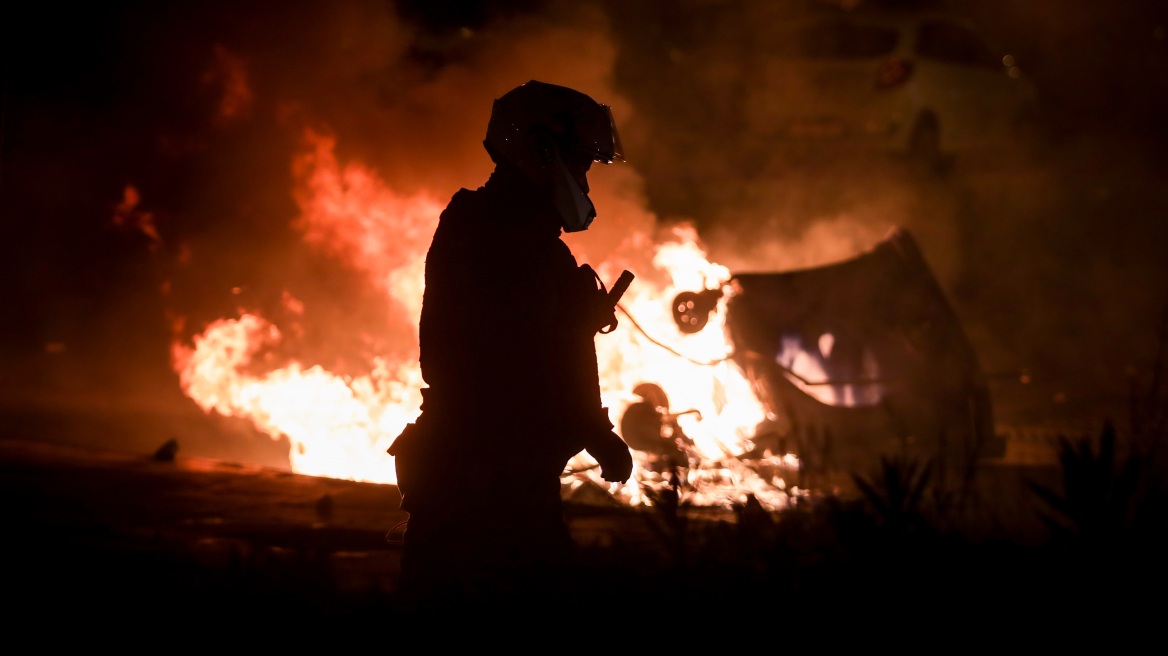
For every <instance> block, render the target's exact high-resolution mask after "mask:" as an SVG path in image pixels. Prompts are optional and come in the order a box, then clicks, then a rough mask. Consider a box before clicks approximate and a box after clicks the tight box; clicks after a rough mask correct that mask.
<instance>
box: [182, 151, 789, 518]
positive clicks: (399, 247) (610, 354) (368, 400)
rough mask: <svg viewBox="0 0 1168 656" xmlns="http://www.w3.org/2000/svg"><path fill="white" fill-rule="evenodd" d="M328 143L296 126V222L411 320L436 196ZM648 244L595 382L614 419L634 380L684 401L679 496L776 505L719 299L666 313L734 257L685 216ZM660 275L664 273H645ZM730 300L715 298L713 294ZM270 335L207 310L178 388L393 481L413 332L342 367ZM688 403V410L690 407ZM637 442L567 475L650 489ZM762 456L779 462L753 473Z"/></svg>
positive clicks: (334, 460)
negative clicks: (207, 320)
mask: <svg viewBox="0 0 1168 656" xmlns="http://www.w3.org/2000/svg"><path fill="white" fill-rule="evenodd" d="M334 146H335V139H334V138H333V137H331V136H328V135H326V134H324V133H322V132H320V131H316V130H306V131H305V133H304V139H303V148H302V150H301V152H300V153H299V154H298V155H297V156H296V157H295V159H294V161H293V163H292V169H293V172H294V175H295V179H296V187H295V189H294V190H293V196H294V198H295V200H296V201H297V203H298V204H299V207H300V209H301V216H300V217H299V219H298V220H297V224H296V227H297V228H298V229H300V230H301V232H302V233H303V235H304V240H305V241H306V242H307V243H309V244H311V245H313V246H315V247H317V248H319V249H321V250H322V251H324V252H326V253H328V254H330V255H332V256H334V257H336V258H338V259H339V260H341V261H343V262H345V263H346V264H347V265H348V266H350V267H352V268H353V269H355V270H357V271H360V272H362V273H364V274H366V276H367V279H368V281H369V284H370V285H373V286H374V288H376V289H379V290H381V291H383V292H384V293H385V294H386V297H387V301H388V302H389V303H390V304H391V307H392V308H394V309H395V310H396V311H398V312H400V313H401V314H402V316H403V318H404V319H405V320H406V321H408V322H409V323H410V324H411V325H413V326H414V327H415V329H416V326H417V320H418V316H419V314H420V311H421V298H422V290H423V285H424V277H423V268H424V258H425V253H426V250H427V248H428V247H429V241H430V237H431V236H432V235H433V231H434V228H435V227H436V225H437V220H438V216H439V214H440V212H441V210H442V205H440V204H438V203H437V202H435V201H434V200H433V199H432V198H430V197H428V196H426V195H418V196H413V197H404V196H400V195H398V194H396V193H395V192H394V191H393V190H392V189H390V188H389V187H388V186H387V185H386V184H385V183H384V182H383V181H382V180H381V179H380V178H379V177H378V176H377V174H376V172H374V171H373V170H371V169H369V168H366V167H364V166H362V165H360V164H357V163H350V164H348V165H345V166H342V165H341V164H340V163H339V162H338V161H337V158H336V156H335V155H334ZM651 248H652V249H653V260H652V266H653V267H654V268H655V269H657V270H658V272H659V273H662V274H664V275H648V274H650V273H653V272H637V271H634V273H637V274H638V278H637V279H636V280H635V281H634V282H633V284H632V286H631V287H630V288H629V290H628V292H627V293H626V294H625V296H624V297H623V299H622V301H621V309H622V310H623V311H625V312H627V315H626V314H619V313H618V320H619V324H618V327H617V329H616V330H615V331H613V332H612V333H609V334H606V335H600V336H598V337H597V340H596V343H597V349H598V353H597V355H598V361H599V366H600V372H599V373H600V381H601V393H602V398H603V400H604V402H605V405H606V406H607V407H608V408H609V412H610V413H611V416H610V418H611V419H612V422H613V424H614V425H615V426H617V427H619V426H620V418H621V416H622V414H623V412H624V410H625V409H626V408H627V407H628V406H629V404H631V403H634V402H637V401H639V400H640V399H639V397H637V396H636V395H634V394H633V392H632V390H633V388H634V387H635V386H636V385H637V384H638V383H641V382H653V383H656V384H658V385H659V386H661V388H662V389H663V390H664V391H665V392H666V394H667V395H668V397H669V399H670V403H671V405H672V406H673V407H672V408H670V409H669V410H670V411H671V412H674V413H685V414H682V415H681V416H679V417H678V425H679V426H680V428H681V429H682V430H683V431H684V432H685V433H686V435H687V436H688V437H690V438H691V439H692V440H693V445H694V449H695V453H694V454H693V455H692V456H691V464H690V467H688V468H687V469H688V470H687V471H686V472H685V485H684V490H683V493H684V495H685V497H684V499H683V500H684V501H688V502H690V503H693V504H695V505H729V504H733V503H741V502H742V501H744V500H745V498H746V495H747V494H755V495H756V496H757V498H758V499H759V501H760V502H762V503H763V505H764V506H767V507H770V508H775V509H777V508H781V507H783V506H785V505H786V503H787V501H788V500H789V498H790V495H793V494H797V493H798V491H797V490H793V489H788V488H787V485H786V483H785V481H784V480H783V479H782V475H783V473H784V472H793V470H796V469H797V467H798V462H797V460H795V459H794V457H792V456H784V455H783V454H776V455H774V456H772V457H769V458H768V462H766V463H764V464H765V465H766V467H759V466H757V465H758V464H759V463H757V462H755V463H747V462H745V461H744V460H743V459H742V458H741V456H742V455H743V454H745V453H746V452H748V451H750V450H751V449H752V447H753V445H752V444H751V441H750V440H751V438H752V436H753V434H754V430H755V427H756V426H757V425H759V424H760V423H761V422H762V421H763V420H764V419H765V418H766V417H765V414H766V413H765V410H764V408H763V407H762V405H761V404H760V402H759V401H758V400H757V399H756V397H755V396H754V393H753V391H752V390H751V387H750V384H749V382H748V381H747V380H746V378H745V377H744V375H743V374H742V372H741V371H740V370H739V368H738V367H737V366H736V365H735V364H734V363H733V362H731V361H730V360H729V359H728V357H729V355H730V346H729V344H728V342H727V339H726V335H725V332H724V326H723V323H722V321H723V320H722V316H723V314H724V313H722V312H715V313H714V314H713V315H712V316H711V319H710V323H709V325H708V326H706V328H705V329H704V330H702V331H700V332H698V333H695V334H689V335H685V334H682V333H681V332H680V331H679V330H678V329H677V326H676V325H675V324H674V322H673V316H672V310H671V306H670V303H671V301H672V299H673V298H674V296H676V295H677V294H678V293H679V292H682V291H695V290H702V289H716V288H721V287H722V286H723V285H724V284H725V283H726V282H727V281H728V280H729V277H730V275H729V271H728V270H727V269H726V268H725V267H723V266H720V265H718V264H715V263H712V262H710V261H708V259H707V258H706V256H705V253H704V251H703V250H702V248H701V246H700V244H699V243H698V239H697V234H696V232H695V231H693V230H692V229H685V228H678V229H676V230H674V231H673V233H672V235H671V238H670V239H669V240H668V241H666V242H665V243H659V244H655V245H652V246H651ZM597 268H598V270H600V271H602V272H607V271H609V270H617V271H619V270H620V268H622V267H619V266H617V265H616V263H600V265H599V266H598V267H597ZM605 279H606V280H610V279H615V276H612V277H607V276H606V277H605ZM658 279H660V280H667V281H668V282H666V283H664V284H656V283H653V282H651V280H658ZM724 302H725V298H723V299H722V300H720V301H719V309H721V308H722V304H723V303H724ZM284 304H285V306H286V307H287V306H291V307H293V308H295V314H296V315H297V316H300V315H310V314H311V313H312V311H313V308H312V307H311V305H309V304H307V303H305V302H304V301H301V300H299V299H295V298H293V297H292V296H291V295H289V294H285V297H284ZM630 317H631V319H630ZM642 331H643V332H642ZM415 337H416V336H415ZM280 341H281V330H280V328H278V327H277V326H276V325H274V324H273V323H272V322H271V321H269V320H268V319H265V318H264V317H262V316H260V315H259V314H256V313H254V312H244V313H242V314H241V315H240V316H239V317H237V318H224V319H220V320H218V321H215V322H213V323H211V324H210V325H209V326H207V327H206V329H205V330H203V332H202V333H201V334H199V335H196V336H195V337H194V339H193V340H192V342H191V343H189V344H188V343H185V342H178V343H176V344H175V345H174V347H173V362H174V367H175V369H176V371H177V372H178V373H179V378H180V383H181V385H182V389H183V390H184V392H185V393H186V394H187V395H188V396H190V397H191V398H192V399H193V400H194V401H195V403H197V404H198V405H199V406H200V407H201V408H202V409H203V410H205V411H207V412H217V413H220V414H223V415H227V416H236V417H245V418H248V419H250V420H251V421H252V422H253V423H254V425H255V426H256V428H257V429H259V430H260V431H262V432H264V433H266V434H268V435H270V436H272V438H273V439H279V438H282V437H283V438H286V439H288V440H289V442H290V450H289V458H290V463H291V467H292V469H293V470H294V471H296V472H298V473H303V474H310V475H319V476H329V477H334V478H344V479H352V480H361V481H369V482H379V483H394V482H396V475H395V472H394V466H393V459H392V457H390V456H389V455H388V454H387V453H386V449H387V448H388V447H389V445H390V443H391V442H392V441H393V439H394V437H395V436H396V435H397V434H398V432H400V430H401V429H402V428H403V427H404V426H405V425H406V424H407V423H408V422H409V421H412V420H413V419H414V418H415V417H416V416H417V414H418V412H419V408H420V405H421V392H420V390H421V387H422V385H423V382H422V378H421V372H420V370H419V369H418V366H417V346H416V341H415V343H414V344H412V345H410V346H412V351H411V354H410V355H409V356H408V357H404V358H403V359H401V360H400V361H390V360H387V359H379V360H377V361H376V362H375V364H374V366H373V370H372V371H370V372H369V373H368V374H367V375H363V376H359V377H341V376H338V375H335V374H333V373H330V372H329V371H326V370H325V369H323V368H322V367H320V366H313V367H307V368H306V367H304V366H303V365H302V364H300V363H298V362H295V361H292V362H290V363H288V364H284V365H283V366H278V367H274V366H272V365H270V364H269V365H268V366H266V367H265V366H262V365H263V364H264V362H263V358H262V357H261V354H264V353H268V352H271V351H272V350H273V348H274V347H275V346H277V345H278V344H279V343H280ZM655 342H660V344H658V343H655ZM662 345H664V346H665V347H668V348H665V347H663V346H662ZM402 350H403V351H410V349H402ZM679 354H680V355H679ZM691 410H692V411H695V412H686V411H691ZM618 430H619V428H618ZM634 454H635V456H637V458H636V460H637V465H638V466H637V468H636V471H635V473H634V479H633V481H632V482H630V483H628V484H625V485H611V484H608V483H605V482H604V481H603V480H602V479H601V478H600V477H599V474H598V472H597V471H596V468H595V467H593V465H594V464H595V463H594V462H593V461H592V460H591V459H590V458H589V456H588V455H587V454H586V453H581V454H579V455H578V456H577V457H576V458H575V459H574V460H573V461H572V462H571V463H569V468H570V469H571V470H572V472H573V473H571V474H569V475H566V476H565V478H564V481H565V483H566V484H567V485H569V486H579V485H583V484H585V483H587V482H591V483H594V484H596V485H600V486H602V487H604V488H605V489H607V490H608V491H609V492H610V494H612V495H613V496H614V497H616V498H618V499H620V500H622V501H625V502H627V503H631V504H640V503H647V502H648V499H647V497H646V496H645V494H644V490H645V489H646V488H660V487H663V486H665V485H667V484H668V483H667V482H666V481H665V480H664V479H663V478H662V477H661V475H660V474H659V473H656V472H653V471H651V470H650V468H648V467H646V466H645V461H644V460H643V459H642V458H641V454H639V453H637V452H634ZM763 470H765V471H767V472H779V473H777V474H776V473H768V474H766V475H765V476H764V475H762V474H759V473H758V472H759V471H763ZM638 483H639V485H638Z"/></svg>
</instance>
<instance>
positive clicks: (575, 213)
mask: <svg viewBox="0 0 1168 656" xmlns="http://www.w3.org/2000/svg"><path fill="white" fill-rule="evenodd" d="M552 167H553V171H552V200H553V202H554V203H555V207H556V213H557V214H559V216H560V223H561V225H563V227H564V232H581V231H583V230H587V229H588V226H590V225H592V220H593V219H595V218H596V207H595V206H593V205H592V199H590V198H588V194H586V193H584V190H583V189H581V188H580V185H579V183H577V182H576V178H575V177H574V176H573V175H572V173H571V172H570V171H568V167H567V166H565V165H564V162H563V160H561V159H560V157H559V155H558V154H557V155H556V158H555V161H554V162H553V163H552Z"/></svg>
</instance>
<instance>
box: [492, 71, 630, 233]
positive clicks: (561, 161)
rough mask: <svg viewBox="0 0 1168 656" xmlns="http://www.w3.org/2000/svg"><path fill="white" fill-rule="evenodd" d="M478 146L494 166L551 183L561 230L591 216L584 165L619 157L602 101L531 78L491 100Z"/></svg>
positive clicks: (584, 225)
mask: <svg viewBox="0 0 1168 656" xmlns="http://www.w3.org/2000/svg"><path fill="white" fill-rule="evenodd" d="M483 146H484V147H485V148H486V150H487V153H488V154H489V155H490V156H491V160H492V161H493V162H495V164H504V165H508V166H512V167H514V168H516V169H517V170H519V171H520V172H521V173H522V174H523V175H524V176H526V177H527V178H528V179H530V180H531V181H533V182H536V183H544V182H547V183H550V184H551V188H552V196H553V202H554V204H555V207H556V211H557V212H558V214H559V215H560V220H561V225H562V226H563V229H564V231H565V232H579V231H581V230H587V229H588V226H589V225H591V223H592V220H593V219H594V218H595V217H596V208H595V207H594V206H593V204H592V200H591V199H589V197H588V183H587V177H586V171H587V170H588V165H590V164H591V163H592V162H603V163H605V164H611V163H612V162H614V161H624V153H623V152H622V150H621V144H620V137H619V136H618V134H617V131H616V124H615V123H614V122H613V118H612V110H611V108H609V106H608V105H602V104H600V103H598V102H596V101H595V100H593V99H592V98H591V97H589V96H588V95H587V94H584V93H581V92H579V91H576V90H574V89H570V88H568V87H564V86H559V85H555V84H548V83H546V82H539V81H537V80H532V81H530V82H527V83H526V84H522V85H520V86H518V87H515V88H514V89H512V90H511V91H508V92H507V93H506V94H504V95H503V96H501V97H499V98H498V99H496V100H495V102H494V105H493V107H492V108H491V119H490V121H489V122H488V123H487V136H486V138H485V139H484V140H483ZM581 163H583V165H581Z"/></svg>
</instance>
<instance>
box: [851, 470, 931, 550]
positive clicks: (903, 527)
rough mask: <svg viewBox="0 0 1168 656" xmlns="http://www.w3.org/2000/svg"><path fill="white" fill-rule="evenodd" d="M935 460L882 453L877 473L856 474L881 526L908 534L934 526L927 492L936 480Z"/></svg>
mask: <svg viewBox="0 0 1168 656" xmlns="http://www.w3.org/2000/svg"><path fill="white" fill-rule="evenodd" d="M933 471H934V467H933V462H932V461H931V460H921V459H917V458H913V457H911V456H907V455H896V456H887V455H886V456H881V458H880V462H879V465H878V467H877V469H876V471H875V473H874V474H872V475H868V476H865V475H863V474H859V473H856V474H853V475H852V480H853V482H854V483H855V485H856V487H857V488H858V489H859V491H860V493H861V494H862V496H863V500H864V501H865V502H866V505H867V507H868V508H869V510H870V511H871V512H872V513H873V519H874V521H875V523H876V526H877V527H878V528H882V529H885V530H887V531H890V532H892V533H898V534H908V533H912V532H915V531H919V530H921V529H923V528H931V527H932V522H931V521H930V518H929V516H928V511H927V505H928V504H927V501H928V499H927V497H926V491H928V489H929V485H930V483H931V482H932V476H933Z"/></svg>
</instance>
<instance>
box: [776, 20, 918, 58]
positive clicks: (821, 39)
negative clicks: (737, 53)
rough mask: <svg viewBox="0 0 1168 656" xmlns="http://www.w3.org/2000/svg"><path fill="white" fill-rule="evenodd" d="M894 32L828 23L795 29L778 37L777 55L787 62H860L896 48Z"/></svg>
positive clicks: (872, 26) (875, 27) (891, 30)
mask: <svg viewBox="0 0 1168 656" xmlns="http://www.w3.org/2000/svg"><path fill="white" fill-rule="evenodd" d="M897 38H898V34H897V32H896V30H894V29H890V28H885V27H880V26H876V25H862V24H860V23H856V22H853V21H847V20H830V21H823V22H819V23H815V24H812V25H807V26H803V27H799V28H796V29H794V30H791V31H790V32H788V33H787V34H786V35H785V36H783V37H780V39H779V41H778V43H777V44H776V45H777V52H776V54H778V55H779V56H782V57H787V58H790V59H863V58H866V57H879V56H880V55H887V54H889V53H891V52H892V51H893V49H894V48H895V47H896V41H897Z"/></svg>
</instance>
